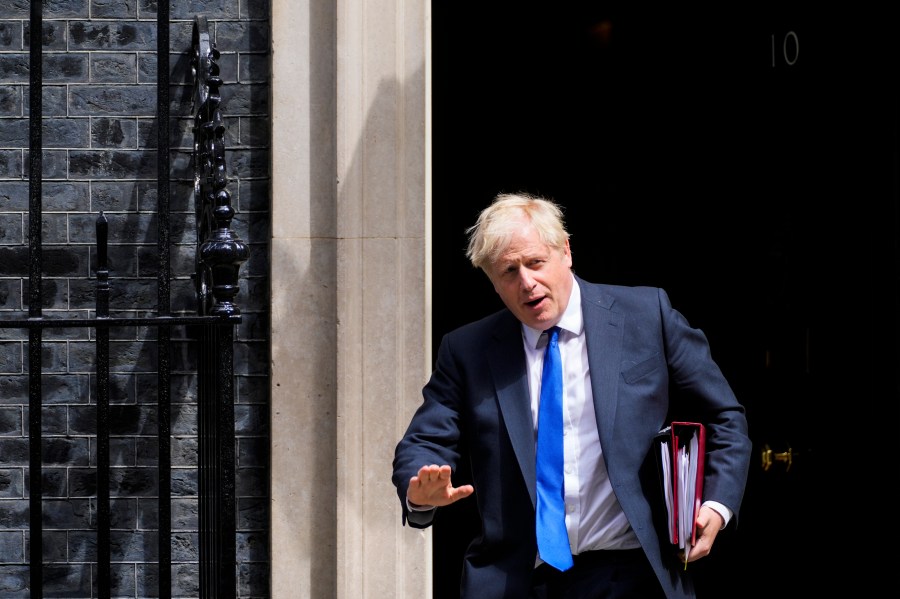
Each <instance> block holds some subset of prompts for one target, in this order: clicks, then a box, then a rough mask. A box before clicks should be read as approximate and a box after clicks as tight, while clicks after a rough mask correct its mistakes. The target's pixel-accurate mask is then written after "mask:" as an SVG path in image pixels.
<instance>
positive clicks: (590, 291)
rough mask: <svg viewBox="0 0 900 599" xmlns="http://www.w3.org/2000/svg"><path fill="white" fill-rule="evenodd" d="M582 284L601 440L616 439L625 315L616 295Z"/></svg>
mask: <svg viewBox="0 0 900 599" xmlns="http://www.w3.org/2000/svg"><path fill="white" fill-rule="evenodd" d="M576 280H577V281H578V284H579V285H580V286H581V310H582V312H583V314H584V334H585V342H586V343H587V353H588V364H589V366H590V369H591V388H592V390H593V394H594V411H595V413H596V415H597V430H598V431H599V433H600V444H601V445H603V444H606V443H608V442H609V440H611V439H612V431H613V428H614V425H615V420H616V407H617V405H618V398H617V392H618V384H619V364H620V363H621V361H622V336H623V332H624V329H625V326H624V325H625V316H624V315H623V314H622V313H620V312H616V311H614V310H613V309H612V306H613V302H614V301H615V300H614V298H613V297H612V296H611V295H609V294H608V293H604V292H602V291H600V290H599V289H597V287H596V286H593V285H588V284H585V283H584V282H583V281H582V280H581V279H578V278H577V277H576Z"/></svg>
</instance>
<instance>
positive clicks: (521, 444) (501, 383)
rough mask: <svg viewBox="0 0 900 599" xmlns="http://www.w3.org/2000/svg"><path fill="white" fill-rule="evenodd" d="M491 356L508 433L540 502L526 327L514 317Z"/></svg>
mask: <svg viewBox="0 0 900 599" xmlns="http://www.w3.org/2000/svg"><path fill="white" fill-rule="evenodd" d="M491 343H492V344H493V347H491V348H490V351H488V352H487V355H488V364H489V366H490V369H491V375H492V376H493V378H494V388H495V389H496V390H497V401H498V402H499V404H500V413H501V414H502V416H503V422H504V424H505V425H506V432H507V434H508V435H509V440H510V442H511V443H512V447H513V451H514V452H515V454H516V459H517V460H518V462H519V468H520V469H521V470H522V476H524V478H525V484H526V485H527V486H528V494H529V495H531V502H532V503H534V502H535V501H536V496H535V471H534V455H535V454H534V422H533V421H532V418H531V399H530V396H529V393H528V379H527V372H526V369H525V350H524V348H523V347H522V325H521V323H519V321H518V320H516V319H515V318H514V317H513V316H512V314H511V313H510V314H509V318H508V319H505V320H504V321H503V323H502V324H501V325H500V326H498V327H497V329H496V331H495V333H494V336H493V338H492V340H491Z"/></svg>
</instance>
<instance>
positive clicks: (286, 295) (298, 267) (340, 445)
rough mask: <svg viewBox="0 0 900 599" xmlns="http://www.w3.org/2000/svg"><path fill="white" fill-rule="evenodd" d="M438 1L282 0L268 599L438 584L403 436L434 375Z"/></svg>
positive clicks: (277, 30)
mask: <svg viewBox="0 0 900 599" xmlns="http://www.w3.org/2000/svg"><path fill="white" fill-rule="evenodd" d="M429 17H430V3H429V2H404V1H402V0H366V2H358V1H357V0H338V1H337V2H335V1H334V0H321V1H317V0H299V1H298V0H273V3H272V115H273V116H272V125H273V126H272V156H273V161H272V250H271V259H272V273H271V277H272V284H271V291H272V298H271V305H272V323H271V336H272V386H271V391H272V412H271V424H272V431H271V435H272V443H271V449H272V484H271V502H272V503H271V504H272V510H271V547H270V559H271V564H272V578H271V586H272V588H271V591H272V594H271V597H272V598H273V599H303V598H314V599H319V598H322V597H338V598H340V599H351V598H352V599H358V598H365V597H371V598H378V599H381V598H383V597H391V598H397V599H404V598H410V599H413V598H414V599H420V598H421V597H426V596H429V595H430V588H431V579H430V567H429V559H430V557H429V556H430V554H431V551H430V546H431V542H430V533H429V532H421V531H415V530H412V529H410V528H404V527H402V526H401V524H400V511H399V506H398V504H397V499H396V495H395V492H394V489H393V486H392V485H391V483H390V474H391V459H392V457H393V448H394V445H395V444H396V442H397V440H398V439H399V438H400V435H401V434H402V432H403V429H404V427H405V426H406V423H407V422H408V420H409V417H410V416H411V414H412V411H413V410H414V409H415V407H416V406H417V405H418V403H419V402H420V399H421V387H422V385H423V384H424V383H425V380H426V378H427V376H428V373H429V372H430V369H431V356H430V351H429V348H430V347H431V341H430V330H431V327H430V301H429V297H428V293H429V290H430V271H429V256H430V248H429V237H430V219H429V213H430V209H429V207H430V177H429V168H430V155H429V148H430V140H429V134H430V133H429V112H428V111H429V99H430V98H429V77H428V54H429V47H428V43H429V36H430V23H429V22H428V20H429Z"/></svg>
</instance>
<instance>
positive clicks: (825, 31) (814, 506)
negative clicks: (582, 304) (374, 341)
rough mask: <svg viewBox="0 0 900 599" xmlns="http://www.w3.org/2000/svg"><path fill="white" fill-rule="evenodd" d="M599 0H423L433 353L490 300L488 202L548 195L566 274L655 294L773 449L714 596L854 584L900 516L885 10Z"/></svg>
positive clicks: (443, 536)
mask: <svg viewBox="0 0 900 599" xmlns="http://www.w3.org/2000/svg"><path fill="white" fill-rule="evenodd" d="M584 4H587V3H584ZM591 4H592V6H579V7H577V8H572V7H567V8H565V9H563V8H548V7H550V6H557V5H551V4H547V3H542V4H541V5H537V4H535V5H533V6H532V5H530V4H524V5H523V4H522V3H515V4H512V3H511V4H509V5H507V6H505V7H497V6H496V3H482V5H480V6H479V8H478V9H477V10H469V9H466V8H463V7H461V6H460V5H459V4H458V3H448V2H434V3H433V5H432V17H433V28H434V30H433V114H434V123H433V131H434V155H433V156H434V207H433V214H434V255H433V260H434V273H435V276H434V281H433V285H434V342H435V347H436V344H437V343H438V342H439V341H440V337H441V335H442V334H443V333H444V332H446V331H448V330H450V329H452V328H454V327H456V326H458V325H460V324H463V323H464V322H467V321H469V320H472V319H474V318H477V317H479V316H482V315H484V314H486V313H488V312H489V311H492V310H494V309H497V308H499V307H500V303H499V300H498V299H497V298H496V296H495V295H494V293H493V291H492V289H491V287H490V285H489V284H488V282H487V280H486V278H485V277H484V275H483V274H481V273H480V272H477V271H475V270H474V269H472V268H471V266H470V265H469V264H468V263H467V262H466V261H465V257H464V249H465V243H466V239H465V234H464V231H465V229H466V227H467V226H469V225H470V224H472V223H473V222H474V219H475V216H476V215H477V213H478V211H479V210H480V209H481V208H482V207H484V206H485V205H486V204H487V203H488V202H489V201H490V200H491V198H492V197H493V195H494V194H496V193H497V192H499V191H516V190H526V191H531V192H536V193H541V194H545V195H547V196H550V197H552V198H554V199H556V200H557V201H559V202H560V203H561V204H563V205H564V206H565V207H566V214H567V221H568V225H569V228H570V230H571V233H572V240H571V244H572V251H573V256H574V268H575V270H576V272H578V273H579V274H580V275H582V276H584V277H585V278H587V279H589V280H596V281H604V282H611V283H620V284H647V285H657V286H662V287H665V288H666V289H667V290H668V291H669V293H670V296H671V297H672V299H673V301H674V302H675V304H676V306H678V307H679V308H680V309H681V311H682V312H683V313H684V314H685V315H686V316H687V317H688V319H689V320H690V321H691V322H692V323H693V324H694V325H696V326H698V327H700V328H702V329H703V330H704V331H705V332H706V333H707V335H708V336H709V338H710V340H711V343H712V347H713V351H714V355H715V356H716V358H717V359H718V361H719V362H720V364H721V365H722V367H723V370H725V372H726V375H727V376H728V377H729V379H730V380H731V381H732V383H733V385H734V387H735V389H736V391H737V392H738V395H739V397H740V398H741V399H742V401H743V402H744V403H745V405H746V406H747V409H748V417H749V419H750V424H751V434H752V436H753V438H754V444H755V451H756V452H757V454H758V455H759V456H760V462H759V464H758V465H757V464H754V469H753V471H752V472H751V478H750V484H749V486H748V490H747V496H746V499H745V506H744V510H743V512H742V513H741V515H740V526H739V527H738V529H737V530H735V531H728V533H729V534H723V535H722V536H720V541H719V543H718V544H717V548H716V554H715V555H714V556H711V557H710V558H708V560H705V561H704V562H698V564H697V565H698V568H697V570H698V576H699V579H700V588H701V591H702V592H703V593H704V597H709V598H717V597H725V596H727V597H732V598H734V597H758V596H765V597H769V598H776V597H795V596H804V597H805V596H817V595H820V594H827V595H828V596H850V595H846V594H842V591H847V592H848V593H849V592H850V590H851V589H852V593H853V596H865V594H866V593H865V589H867V588H869V587H870V586H871V588H873V589H874V588H875V587H876V586H877V585H878V584H881V583H885V584H886V581H885V577H886V576H887V575H888V574H889V570H888V569H887V556H886V555H885V554H884V553H879V551H880V550H876V549H873V547H874V546H876V543H878V542H879V539H884V538H886V539H889V540H890V539H892V538H893V537H894V534H892V533H896V532H897V527H896V524H895V521H896V519H895V518H894V517H893V515H892V512H893V509H892V508H893V504H894V503H895V502H893V501H892V500H891V499H889V496H888V495H885V494H883V493H884V491H883V489H886V488H887V484H888V481H889V480H890V478H889V477H891V476H892V474H893V472H894V470H895V469H894V468H891V467H889V466H888V464H889V462H888V459H889V456H890V455H891V453H890V448H891V444H892V441H893V435H892V433H893V429H894V426H895V424H896V423H897V422H898V418H897V417H898V405H900V401H898V399H900V394H898V385H897V373H898V366H900V360H898V308H900V302H898V274H900V272H898V245H897V241H898V186H897V182H898V177H897V173H898V170H897V166H898V153H897V150H898V144H897V121H898V119H897V116H898V111H900V102H898V100H900V97H898V96H900V94H898V92H897V91H896V88H897V85H896V78H897V76H898V72H900V53H898V41H900V39H898V36H897V35H896V34H895V33H894V32H893V31H892V25H891V23H892V19H891V18H890V17H889V15H887V14H886V13H885V14H873V13H871V12H870V13H866V14H856V13H853V12H849V13H848V12H846V11H844V12H840V11H833V10H829V11H826V10H825V9H824V8H823V9H816V10H815V11H805V12H801V11H799V10H793V9H791V8H790V6H785V5H784V4H782V5H779V6H778V7H768V6H766V5H760V4H758V3H756V4H748V5H747V7H739V6H734V7H730V8H728V9H725V12H724V13H712V12H701V11H700V10H694V11H684V10H681V11H675V10H674V9H669V10H667V11H663V12H659V11H654V12H653V13H652V14H643V15H641V14H633V13H631V12H623V11H620V10H616V9H615V8H614V7H612V8H611V7H609V5H607V4H604V3H591ZM857 12H861V11H857ZM766 449H771V450H772V453H771V454H769V455H771V456H779V457H780V459H778V460H776V461H775V462H774V463H773V464H772V465H771V466H770V467H769V468H768V469H764V468H763V462H762V456H763V452H764V451H765V450H766ZM787 456H790V457H791V466H790V468H787ZM463 474H464V473H463ZM872 507H875V508H876V509H874V510H872V509H871V508H872ZM471 509H472V508H471V506H463V505H458V506H454V507H453V508H448V509H445V510H444V511H443V513H442V514H441V517H440V518H439V520H438V522H437V524H436V526H435V536H434V539H435V585H436V589H435V597H454V596H456V594H457V593H456V584H457V582H458V563H459V559H460V555H461V552H462V550H463V547H464V545H465V542H466V539H467V537H468V536H469V535H471V534H474V532H475V531H476V530H477V529H476V528H475V526H476V524H475V523H474V520H473V518H474V514H473V513H472V512H471ZM876 535H877V536H876ZM889 542H890V541H889ZM878 546H880V544H879V545H878ZM863 572H864V573H865V574H862V573H863ZM723 589H728V590H727V591H725V590H723ZM826 591H827V593H826ZM860 592H862V595H860V594H859V593H860ZM835 593H837V594H835Z"/></svg>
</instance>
